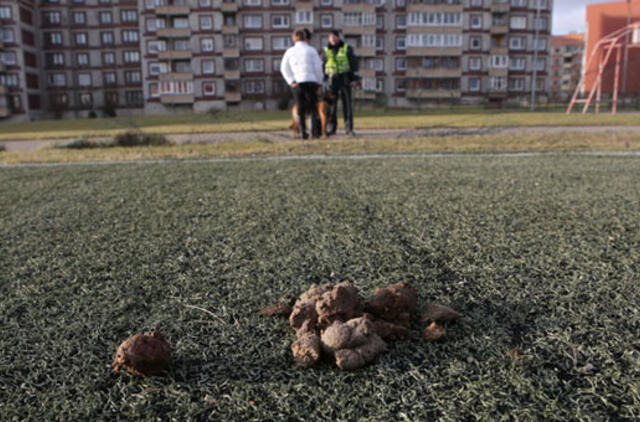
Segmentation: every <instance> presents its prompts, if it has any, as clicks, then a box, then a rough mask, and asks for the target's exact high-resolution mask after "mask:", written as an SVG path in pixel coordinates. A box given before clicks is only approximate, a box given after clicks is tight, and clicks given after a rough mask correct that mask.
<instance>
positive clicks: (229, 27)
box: [222, 25, 240, 34]
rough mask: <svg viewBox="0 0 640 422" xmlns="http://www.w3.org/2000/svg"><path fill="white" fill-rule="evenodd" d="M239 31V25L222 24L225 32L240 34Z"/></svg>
mask: <svg viewBox="0 0 640 422" xmlns="http://www.w3.org/2000/svg"><path fill="white" fill-rule="evenodd" d="M239 32H240V28H239V27H238V25H222V33H223V34H238V33H239Z"/></svg>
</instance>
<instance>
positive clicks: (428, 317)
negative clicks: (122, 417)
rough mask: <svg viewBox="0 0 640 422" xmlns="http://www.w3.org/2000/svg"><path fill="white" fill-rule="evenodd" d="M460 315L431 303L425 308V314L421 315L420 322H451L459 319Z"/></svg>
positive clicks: (445, 307) (453, 310)
mask: <svg viewBox="0 0 640 422" xmlns="http://www.w3.org/2000/svg"><path fill="white" fill-rule="evenodd" d="M461 316H462V314H461V313H460V312H458V311H456V310H455V309H452V308H450V307H448V306H445V305H440V304H439V303H432V304H431V305H429V307H428V308H427V312H426V313H424V314H423V315H422V318H420V320H421V321H422V322H429V321H437V322H451V321H455V320H457V319H458V318H460V317H461Z"/></svg>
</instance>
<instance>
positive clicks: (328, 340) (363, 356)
mask: <svg viewBox="0 0 640 422" xmlns="http://www.w3.org/2000/svg"><path fill="white" fill-rule="evenodd" d="M321 342H322V349H323V351H325V352H326V353H328V354H331V355H333V356H334V357H335V359H336V365H338V367H339V368H340V369H346V370H349V369H357V368H360V367H362V366H364V365H366V364H367V363H369V362H371V361H373V360H374V359H375V358H376V356H377V355H378V354H379V353H380V352H382V351H384V350H386V347H387V344H386V343H385V342H384V341H383V340H382V339H381V338H380V337H379V336H378V335H377V334H376V332H375V330H374V326H373V323H372V321H371V320H370V319H369V316H367V315H365V316H363V317H360V318H353V319H350V320H349V321H347V322H345V323H343V322H341V321H336V322H334V323H333V325H331V326H330V327H329V328H327V329H326V330H325V331H324V332H323V333H322V337H321Z"/></svg>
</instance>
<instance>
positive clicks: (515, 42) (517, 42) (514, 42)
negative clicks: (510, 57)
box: [509, 37, 524, 50]
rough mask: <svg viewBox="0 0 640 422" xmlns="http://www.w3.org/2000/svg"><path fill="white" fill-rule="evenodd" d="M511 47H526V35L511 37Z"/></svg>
mask: <svg viewBox="0 0 640 422" xmlns="http://www.w3.org/2000/svg"><path fill="white" fill-rule="evenodd" d="M509 48H510V49H511V50H522V49H524V37H509Z"/></svg>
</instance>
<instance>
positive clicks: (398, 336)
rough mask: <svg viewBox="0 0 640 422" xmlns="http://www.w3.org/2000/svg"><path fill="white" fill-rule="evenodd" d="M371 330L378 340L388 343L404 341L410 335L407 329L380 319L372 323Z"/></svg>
mask: <svg viewBox="0 0 640 422" xmlns="http://www.w3.org/2000/svg"><path fill="white" fill-rule="evenodd" d="M373 329H374V330H375V332H376V334H378V336H380V338H382V339H383V340H388V341H395V340H404V339H407V338H409V335H410V332H409V329H408V328H407V327H403V326H402V325H398V324H394V323H392V322H388V321H383V320H380V319H378V320H375V321H373Z"/></svg>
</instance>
